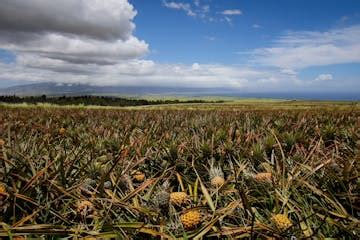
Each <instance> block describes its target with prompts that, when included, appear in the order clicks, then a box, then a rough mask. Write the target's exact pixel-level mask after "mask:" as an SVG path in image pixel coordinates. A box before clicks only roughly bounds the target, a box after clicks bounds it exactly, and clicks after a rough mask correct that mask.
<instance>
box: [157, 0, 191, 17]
mask: <svg viewBox="0 0 360 240" xmlns="http://www.w3.org/2000/svg"><path fill="white" fill-rule="evenodd" d="M163 4H164V6H165V7H167V8H171V9H176V10H182V11H185V12H186V14H187V15H188V16H192V17H195V16H196V13H195V12H194V11H193V10H192V8H191V5H190V4H189V3H182V2H167V1H165V0H164V1H163Z"/></svg>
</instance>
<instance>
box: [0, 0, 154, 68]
mask: <svg viewBox="0 0 360 240" xmlns="http://www.w3.org/2000/svg"><path fill="white" fill-rule="evenodd" d="M135 15H136V11H135V10H134V8H133V6H132V5H131V4H129V3H128V1H127V0H108V1H105V2H103V1H99V0H87V1H77V0H63V1H60V2H58V1H56V2H55V1H47V0H3V1H2V2H1V6H0V48H3V49H7V50H11V51H13V52H15V53H16V55H17V56H18V57H20V58H21V56H22V55H23V54H27V55H29V54H32V55H33V56H34V57H47V58H51V59H57V60H62V61H67V62H71V63H77V64H81V63H82V64H87V63H97V64H115V63H116V62H118V61H122V60H125V59H135V58H139V57H142V56H144V55H145V54H146V53H147V52H148V44H147V43H145V42H144V41H141V40H139V39H137V38H136V37H135V36H133V34H132V31H133V29H134V28H135V25H134V23H133V22H132V20H133V18H134V17H135Z"/></svg>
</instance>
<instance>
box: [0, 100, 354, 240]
mask: <svg viewBox="0 0 360 240" xmlns="http://www.w3.org/2000/svg"><path fill="white" fill-rule="evenodd" d="M359 127H360V108H359V106H358V105H356V104H352V105H351V104H345V103H344V104H338V105H331V104H330V103H327V104H325V103H324V104H320V103H319V104H317V103H316V104H311V103H305V102H304V103H301V104H300V103H296V102H295V103H288V104H283V103H276V102H275V103H273V102H270V103H267V104H265V103H254V104H250V103H243V104H240V103H232V104H227V103H219V104H193V105H191V104H188V105H176V106H170V105H169V106H168V107H166V106H162V107H155V106H154V107H151V106H149V107H147V108H145V107H140V108H128V109H126V108H86V107H83V108H77V107H49V106H43V107H29V106H26V107H24V106H23V107H20V106H17V107H12V106H5V105H4V106H0V238H10V239H11V238H13V239H25V238H27V239H30V238H44V239H45V238H46V239H59V238H88V239H92V238H93V239H94V238H101V239H111V238H118V239H176V238H179V239H183V238H184V239H214V238H227V239H233V238H246V239H268V238H274V239H300V238H313V237H316V238H320V239H323V238H346V239H355V238H357V237H358V236H359V235H360V179H359V172H360V150H359V149H360V129H359Z"/></svg>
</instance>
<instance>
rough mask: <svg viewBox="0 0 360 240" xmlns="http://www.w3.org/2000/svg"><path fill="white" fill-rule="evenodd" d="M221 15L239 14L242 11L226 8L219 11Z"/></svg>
mask: <svg viewBox="0 0 360 240" xmlns="http://www.w3.org/2000/svg"><path fill="white" fill-rule="evenodd" d="M221 14H223V15H241V14H242V12H241V10H240V9H227V10H224V11H222V12H221Z"/></svg>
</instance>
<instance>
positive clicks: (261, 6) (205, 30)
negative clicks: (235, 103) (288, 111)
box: [0, 0, 360, 92]
mask: <svg viewBox="0 0 360 240" xmlns="http://www.w3.org/2000/svg"><path fill="white" fill-rule="evenodd" d="M14 4H17V5H16V6H22V8H14V6H15V5H14ZM29 13H30V14H29ZM40 13H41V14H40ZM89 16H91V17H89ZM0 70H1V72H0V87H6V86H10V85H16V84H22V83H27V82H44V81H55V82H64V83H86V84H92V85H126V86H166V87H198V88H215V89H216V88H224V89H238V90H239V91H251V92H254V91H255V92H256V91H259V92H260V91H261V92H264V91H280V92H281V91H325V92H326V91H328V92H331V91H343V92H347V91H349V92H354V91H355V92H360V90H359V89H360V79H359V78H360V1H358V0H342V1H340V0H326V1H325V0H302V1H296V0H286V1H285V0H277V1H270V0H257V1H254V0H241V1H239V0H226V1H224V0H151V1H148V0H129V1H128V0H108V1H107V2H106V4H101V3H99V2H98V1H96V0H88V1H77V0H66V1H63V2H61V3H57V4H54V3H51V1H47V0H12V1H11V0H4V3H2V4H1V5H0Z"/></svg>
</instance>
